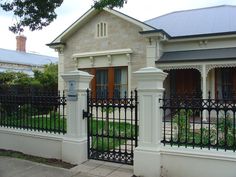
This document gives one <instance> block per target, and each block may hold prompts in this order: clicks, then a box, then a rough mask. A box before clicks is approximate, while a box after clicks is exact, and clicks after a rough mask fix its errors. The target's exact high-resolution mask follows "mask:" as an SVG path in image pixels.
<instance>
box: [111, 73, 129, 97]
mask: <svg viewBox="0 0 236 177" xmlns="http://www.w3.org/2000/svg"><path fill="white" fill-rule="evenodd" d="M114 72H115V73H114V76H115V81H114V94H115V95H114V96H115V97H118V98H119V97H124V96H125V92H127V90H128V89H127V86H128V85H127V75H128V74H127V69H126V68H115V71H114Z"/></svg>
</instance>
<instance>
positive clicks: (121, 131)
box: [90, 118, 135, 151]
mask: <svg viewBox="0 0 236 177" xmlns="http://www.w3.org/2000/svg"><path fill="white" fill-rule="evenodd" d="M107 123H108V124H107ZM106 124H107V125H108V130H107V132H106V134H104V127H105V126H106ZM90 134H91V135H92V147H93V148H95V149H98V150H102V151H107V150H110V149H114V147H117V146H121V145H123V144H125V139H131V138H132V137H133V136H134V135H135V125H131V124H130V123H125V122H113V121H112V122H107V121H105V120H104V121H102V120H96V119H95V118H94V120H91V121H90ZM101 135H102V136H104V137H101ZM118 137H119V138H118Z"/></svg>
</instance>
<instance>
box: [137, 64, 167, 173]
mask: <svg viewBox="0 0 236 177" xmlns="http://www.w3.org/2000/svg"><path fill="white" fill-rule="evenodd" d="M134 74H135V76H136V77H137V80H138V88H137V89H138V99H139V100H138V102H139V142H138V147H137V148H136V149H135V151H134V174H135V175H137V176H145V177H157V176H160V174H161V155H160V146H161V135H162V111H161V110H160V103H159V99H160V98H162V97H163V92H164V88H163V81H164V80H165V78H166V76H167V73H164V72H163V71H162V70H160V69H157V68H154V67H147V68H143V69H140V70H139V71H136V72H135V73H134Z"/></svg>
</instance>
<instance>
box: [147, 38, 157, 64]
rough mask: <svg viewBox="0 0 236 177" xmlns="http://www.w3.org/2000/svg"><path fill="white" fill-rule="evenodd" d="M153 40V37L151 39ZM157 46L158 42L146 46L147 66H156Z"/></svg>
mask: <svg viewBox="0 0 236 177" xmlns="http://www.w3.org/2000/svg"><path fill="white" fill-rule="evenodd" d="M150 40H151V39H150ZM156 50H157V47H156V43H155V42H153V43H151V44H149V45H148V46H147V47H146V51H147V56H146V58H147V67H155V65H156V64H155V61H156V52H157V51H156Z"/></svg>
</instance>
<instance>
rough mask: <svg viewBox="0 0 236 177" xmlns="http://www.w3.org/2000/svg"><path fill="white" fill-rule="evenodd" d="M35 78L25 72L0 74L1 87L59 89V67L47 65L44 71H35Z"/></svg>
mask: <svg viewBox="0 0 236 177" xmlns="http://www.w3.org/2000/svg"><path fill="white" fill-rule="evenodd" d="M33 72H34V77H30V76H29V75H27V74H25V73H23V72H13V71H6V72H3V73H0V85H4V86H14V85H17V86H26V87H29V86H36V87H42V88H49V89H52V90H53V89H57V85H58V65H57V64H49V65H45V67H44V70H43V71H40V70H34V71H33Z"/></svg>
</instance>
